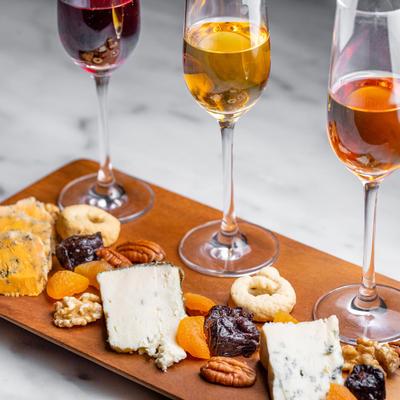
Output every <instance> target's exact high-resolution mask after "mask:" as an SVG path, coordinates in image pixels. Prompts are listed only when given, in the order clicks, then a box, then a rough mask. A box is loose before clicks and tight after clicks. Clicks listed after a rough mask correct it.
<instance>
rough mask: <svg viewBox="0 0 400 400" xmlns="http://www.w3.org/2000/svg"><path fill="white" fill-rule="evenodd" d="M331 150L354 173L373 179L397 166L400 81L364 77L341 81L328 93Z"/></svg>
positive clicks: (399, 160)
mask: <svg viewBox="0 0 400 400" xmlns="http://www.w3.org/2000/svg"><path fill="white" fill-rule="evenodd" d="M328 132H329V139H330V142H331V145H332V148H333V150H334V151H335V153H336V154H337V156H338V157H339V158H340V160H341V161H342V162H343V163H345V164H346V166H347V167H348V168H350V169H351V170H352V171H353V172H355V173H356V174H357V175H359V176H360V177H362V178H364V179H368V180H369V179H376V178H380V177H383V176H385V175H386V174H388V173H389V172H391V171H393V170H395V169H397V168H399V167H400V80H399V79H398V78H394V77H385V76H379V75H378V76H374V75H373V74H371V73H369V74H368V75H367V76H361V77H358V78H353V79H347V80H344V82H342V83H341V84H340V85H337V86H335V87H334V88H333V90H332V91H331V92H330V93H329V104H328Z"/></svg>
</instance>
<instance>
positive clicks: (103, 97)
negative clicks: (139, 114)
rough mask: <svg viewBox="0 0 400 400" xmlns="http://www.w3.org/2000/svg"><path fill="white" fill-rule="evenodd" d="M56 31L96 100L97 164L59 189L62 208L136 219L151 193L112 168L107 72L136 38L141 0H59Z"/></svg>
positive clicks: (124, 56)
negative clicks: (101, 211) (91, 86)
mask: <svg viewBox="0 0 400 400" xmlns="http://www.w3.org/2000/svg"><path fill="white" fill-rule="evenodd" d="M58 31H59V36H60V39H61V43H62V44H63V46H64V49H65V50H66V52H67V53H68V55H69V56H70V57H71V59H72V60H73V61H74V62H75V64H77V65H78V66H79V67H81V68H82V69H83V70H84V71H86V72H88V73H89V74H90V75H91V76H92V77H93V79H94V81H95V84H96V89H97V98H98V103H99V144H100V146H99V150H100V160H99V161H100V162H99V170H98V172H97V174H90V175H85V176H82V177H79V178H78V179H75V180H74V181H72V182H70V183H69V184H68V185H67V186H66V187H64V189H63V190H62V191H61V193H60V195H59V198H58V204H59V206H60V207H61V208H64V207H66V206H69V205H72V204H81V203H86V204H91V205H93V206H97V207H100V208H103V209H104V210H106V211H108V212H110V213H111V214H113V215H114V216H116V217H117V218H119V220H120V221H121V222H126V221H129V220H132V219H134V218H137V217H139V216H140V215H142V214H143V213H145V212H146V211H148V210H149V209H150V208H151V206H152V204H153V197H154V195H153V191H152V190H151V188H150V187H149V186H148V185H147V184H146V183H144V182H142V181H140V180H139V179H135V178H132V177H128V176H127V175H124V174H117V173H116V172H114V171H113V167H112V163H111V157H110V146H109V131H108V120H107V91H108V84H109V81H110V76H111V74H112V72H113V71H115V70H116V69H117V68H118V67H119V66H120V65H122V64H123V63H124V62H125V60H126V59H127V57H128V56H129V55H130V54H131V53H132V52H133V50H134V48H135V47H136V44H137V41H138V39H139V31H140V2H139V0H58Z"/></svg>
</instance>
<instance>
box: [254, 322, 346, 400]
mask: <svg viewBox="0 0 400 400" xmlns="http://www.w3.org/2000/svg"><path fill="white" fill-rule="evenodd" d="M260 359H261V362H262V364H263V365H264V367H265V368H266V369H267V370H268V383H269V389H270V394H271V396H272V399H273V400H299V399H302V400H303V399H304V400H306V399H307V400H325V399H326V395H327V393H328V392H329V388H330V384H331V383H339V384H342V383H343V378H342V366H343V356H342V350H341V347H340V341H339V321H338V319H337V317H336V316H331V317H329V318H328V319H326V320H317V321H312V322H302V323H299V324H293V323H267V324H265V325H264V326H263V328H262V332H261V340H260Z"/></svg>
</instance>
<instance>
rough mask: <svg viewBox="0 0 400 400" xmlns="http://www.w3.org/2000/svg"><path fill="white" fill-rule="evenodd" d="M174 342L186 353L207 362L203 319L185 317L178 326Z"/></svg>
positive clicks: (207, 351) (207, 355)
mask: <svg viewBox="0 0 400 400" xmlns="http://www.w3.org/2000/svg"><path fill="white" fill-rule="evenodd" d="M176 340H177V342H178V344H179V346H181V347H182V348H183V349H184V350H185V351H186V352H187V353H189V354H190V355H191V356H193V357H196V358H203V359H205V360H208V359H209V358H210V350H209V348H208V345H207V341H206V336H205V334H204V317H202V316H196V317H185V318H183V319H182V320H181V321H180V323H179V326H178V332H177V334H176Z"/></svg>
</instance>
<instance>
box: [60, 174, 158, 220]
mask: <svg viewBox="0 0 400 400" xmlns="http://www.w3.org/2000/svg"><path fill="white" fill-rule="evenodd" d="M115 178H116V181H117V182H118V183H116V184H114V186H113V187H112V188H111V189H110V190H109V191H108V194H107V195H100V194H98V193H96V190H95V189H96V183H97V174H91V175H85V176H82V177H80V178H78V179H75V180H73V181H72V182H70V183H68V185H67V186H65V187H64V188H63V190H62V191H61V193H60V195H59V197H58V206H59V207H60V208H61V209H63V208H65V207H67V206H71V205H74V204H90V205H92V206H96V207H99V208H102V209H103V210H106V211H108V212H109V213H110V214H112V215H114V216H115V217H116V218H118V219H119V220H120V221H121V222H128V221H131V220H133V219H135V218H138V217H140V216H141V215H143V214H144V213H146V212H147V211H149V210H150V209H151V207H152V206H153V201H154V193H153V190H152V189H151V188H150V186H149V185H147V184H146V183H144V182H142V181H141V180H139V179H135V178H132V177H130V176H127V175H124V174H119V173H118V172H115Z"/></svg>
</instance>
